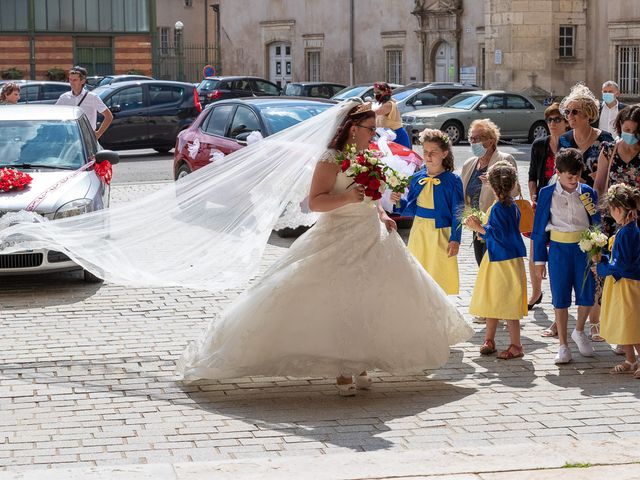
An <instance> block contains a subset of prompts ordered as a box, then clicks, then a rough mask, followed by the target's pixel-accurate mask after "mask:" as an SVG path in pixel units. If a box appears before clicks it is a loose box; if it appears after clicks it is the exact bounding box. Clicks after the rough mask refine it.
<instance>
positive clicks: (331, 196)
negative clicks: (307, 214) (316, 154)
mask: <svg viewBox="0 0 640 480" xmlns="http://www.w3.org/2000/svg"><path fill="white" fill-rule="evenodd" d="M339 170H340V169H339V168H338V166H337V165H335V164H334V163H330V162H318V163H317V164H316V169H315V171H314V172H313V178H312V179H311V188H310V189H309V208H310V209H311V210H312V211H314V212H330V211H331V210H335V209H336V208H340V207H342V206H344V205H346V204H348V203H359V202H361V201H362V199H363V198H364V187H363V186H362V185H357V186H356V187H355V188H353V189H350V190H347V191H346V192H342V193H331V189H332V188H333V185H334V184H335V183H336V175H337V174H338V171H339Z"/></svg>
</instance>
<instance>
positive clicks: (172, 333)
mask: <svg viewBox="0 0 640 480" xmlns="http://www.w3.org/2000/svg"><path fill="white" fill-rule="evenodd" d="M522 177H523V172H522V171H521V178H522ZM523 185H524V183H523ZM154 188H159V187H158V185H153V184H148V185H145V186H142V187H135V186H127V187H118V188H114V192H113V198H114V201H126V200H127V199H129V198H133V197H135V196H136V195H139V194H142V193H145V192H146V191H149V190H152V189H154ZM404 234H405V235H406V232H404ZM279 245H283V242H282V241H281V240H279V239H276V238H275V237H274V244H273V245H269V246H268V248H267V252H266V255H265V258H264V262H263V263H264V264H263V268H266V266H267V265H269V264H270V263H271V262H273V260H274V259H275V258H276V256H277V255H278V254H279V253H280V252H281V251H282V250H281V249H282V248H283V247H282V246H279ZM460 265H461V292H462V293H461V294H460V295H459V296H458V297H456V298H455V299H454V300H455V302H456V303H457V305H458V306H459V308H460V309H461V311H463V312H465V313H466V311H467V309H468V305H469V300H470V296H471V289H472V286H473V282H474V280H475V275H476V273H477V266H476V264H475V261H474V260H473V251H472V248H471V246H470V237H469V235H468V233H467V232H465V234H464V237H463V245H462V246H461V251H460ZM238 293H239V292H238V291H227V292H223V293H220V294H211V293H209V292H198V291H193V290H187V289H175V288H174V289H156V288H154V289H128V288H124V287H119V286H115V285H110V284H104V285H89V284H85V283H84V282H83V281H82V279H81V276H80V275H79V274H58V275H50V276H41V277H37V278H12V279H10V280H6V279H2V280H0V328H1V331H2V337H1V338H0V412H1V413H0V469H3V470H6V472H5V474H4V475H5V477H2V476H0V479H1V478H19V477H15V476H14V477H12V476H11V475H12V474H15V473H20V472H22V473H24V474H25V475H26V474H28V473H29V472H30V471H32V472H33V475H35V477H34V476H30V477H29V476H27V477H23V478H41V477H39V476H38V475H40V474H41V473H43V472H41V471H40V473H38V472H37V471H36V470H39V469H44V468H56V469H66V468H70V467H75V468H78V467H81V468H91V467H99V468H100V469H102V470H100V471H103V472H104V471H106V470H105V469H108V468H111V467H113V466H120V465H132V464H134V465H135V464H140V465H145V464H146V465H158V464H163V465H165V466H166V465H167V464H173V465H181V467H180V468H182V469H185V468H187V467H185V466H184V464H188V463H191V464H193V465H194V466H196V465H200V463H199V462H226V463H224V464H225V465H246V463H244V461H245V460H247V461H249V462H250V463H251V464H253V462H257V463H256V465H269V464H270V462H276V463H277V464H278V465H282V467H281V468H285V467H286V465H287V464H288V462H293V463H292V465H293V464H294V463H295V462H296V457H298V456H301V455H302V456H303V457H304V459H307V460H304V461H303V460H302V459H301V460H300V462H302V463H300V465H304V462H306V461H311V460H308V459H311V458H320V459H325V460H324V462H327V463H325V465H326V464H333V463H334V461H333V460H332V459H335V462H341V458H349V459H352V460H353V462H356V463H358V462H360V463H364V464H366V463H367V462H368V461H369V459H371V458H376V455H382V456H383V457H384V456H389V457H390V458H398V459H399V461H398V465H399V466H402V465H403V464H404V463H405V462H404V460H402V461H401V459H405V458H409V457H410V456H411V455H414V454H418V453H419V452H432V451H434V449H443V448H444V449H447V450H445V451H448V452H451V451H453V450H456V451H457V450H460V451H466V452H468V456H470V457H473V456H474V454H473V453H472V452H475V451H478V449H487V450H486V451H490V452H495V454H496V456H502V455H504V453H503V452H505V449H507V448H511V447H513V448H516V447H517V448H520V449H521V450H520V451H521V452H527V451H529V449H531V450H530V451H531V452H533V451H535V452H542V453H539V454H538V453H536V454H535V455H534V454H531V455H529V456H523V457H522V458H521V459H520V460H522V461H523V462H525V461H526V462H533V465H534V466H536V467H541V466H544V465H546V464H545V463H544V462H545V459H546V458H547V453H546V452H552V451H554V449H556V448H558V447H557V446H558V445H563V444H566V443H568V442H612V443H604V444H602V445H604V447H602V448H603V449H602V450H601V449H595V450H593V449H591V448H589V447H586V446H585V447H584V448H580V449H579V450H580V453H581V455H580V456H579V457H576V459H575V462H578V463H592V464H607V462H608V463H616V462H614V461H613V460H607V459H613V458H616V457H615V456H616V455H617V454H618V453H619V452H621V451H624V450H625V448H626V449H629V450H631V449H632V448H634V449H635V450H636V451H637V448H636V447H635V446H636V445H637V443H638V439H639V438H640V402H639V401H638V400H639V397H640V381H638V380H633V379H632V378H631V376H629V375H610V374H609V373H608V371H609V368H610V367H611V366H612V365H613V364H614V363H615V362H617V361H619V357H616V356H614V355H613V353H611V351H610V349H609V347H608V346H607V345H606V344H602V343H601V344H596V356H595V357H594V358H584V357H581V356H580V355H579V353H578V352H577V349H576V348H575V345H571V347H572V350H573V354H574V362H573V363H571V364H569V365H565V366H561V367H558V366H556V365H554V363H553V357H554V354H555V352H556V340H554V339H546V338H542V337H540V332H541V331H542V329H543V328H545V327H547V326H548V325H549V323H550V321H551V320H550V319H551V318H552V315H553V313H552V309H551V307H550V305H549V304H548V301H549V299H550V295H549V290H548V282H545V297H544V302H543V304H542V308H537V309H535V310H534V311H533V312H531V314H530V315H529V317H528V318H527V319H525V321H524V322H523V332H522V334H523V344H524V347H525V351H526V356H525V357H524V358H523V359H519V360H511V361H500V360H497V359H496V358H495V356H493V357H481V356H480V355H479V354H478V348H479V345H480V344H481V340H482V334H483V328H482V326H481V325H475V327H476V331H477V334H476V335H475V337H474V338H473V339H472V340H471V341H470V342H469V343H464V344H459V345H456V346H454V347H453V348H452V354H451V358H450V361H449V362H448V363H447V365H446V366H444V367H443V368H441V369H439V370H436V371H430V372H427V374H426V375H424V376H407V377H400V376H390V375H387V374H385V373H382V372H375V373H374V375H375V383H374V388H373V390H372V391H370V392H364V393H362V394H360V395H358V396H357V397H355V398H341V397H338V396H337V395H336V390H335V387H334V386H333V385H332V384H333V380H332V379H323V378H305V379H291V378H285V377H273V378H264V377H256V378H238V379H232V380H229V381H227V382H224V383H222V382H214V381H202V382H198V383H196V384H195V385H189V386H184V385H182V384H181V383H180V382H177V381H176V379H175V377H174V374H173V368H174V365H175V361H176V360H177V359H178V358H179V356H180V354H181V352H182V350H183V349H184V347H185V345H186V344H187V343H188V342H189V341H190V340H192V339H194V338H195V337H196V336H197V335H198V334H199V333H200V332H201V331H202V329H203V328H205V326H206V325H207V324H208V322H209V321H210V319H211V318H213V317H214V316H215V315H216V314H217V313H219V312H220V311H221V310H222V309H223V308H224V307H225V306H226V305H227V304H228V303H229V302H230V301H232V300H233V299H234V298H235V297H236V296H237V295H238ZM505 294H508V292H505ZM574 313H575V311H572V314H574ZM390 320H392V319H390ZM469 320H470V318H469ZM497 340H498V345H499V347H506V346H507V345H508V343H509V342H508V336H507V333H506V331H503V330H500V331H499V332H498V339H497ZM546 444H552V445H553V447H549V446H547V445H546ZM540 445H542V446H543V447H542V449H541V450H539V449H540ZM584 445H587V443H585V444H584ZM606 445H615V448H610V447H607V446H606ZM354 453H356V454H357V455H353V454H354ZM367 453H368V454H367ZM600 454H604V461H594V460H593V459H594V458H595V456H596V455H600ZM340 455H346V456H347V457H341V456H340ZM330 456H331V457H330ZM333 456H335V457H333ZM598 458H602V457H598ZM230 461H235V462H236V463H228V462H230ZM371 461H374V460H371ZM457 461H458V460H456V462H457ZM572 461H573V460H572ZM634 461H637V458H636V459H635V460H634ZM278 462H279V463H278ZM488 463H489V462H488ZM622 463H624V462H622ZM271 464H273V463H271ZM448 464H451V461H450V460H447V459H446V458H443V459H442V465H443V466H446V465H448ZM561 466H562V465H550V466H548V467H545V468H549V469H553V468H559V467H561ZM127 468H129V467H127ZM154 468H155V467H154ZM158 468H160V467H158ZM162 468H169V467H162ZM171 468H173V467H171ZM229 468H231V469H232V470H233V469H234V468H238V469H239V468H240V467H231V466H230V467H229ZM265 468H266V467H265ZM594 468H595V467H594ZM598 468H600V467H598ZM612 468H613V467H612ZM615 468H616V469H617V468H621V469H624V468H626V467H615ZM120 470H121V469H120ZM574 470H575V471H578V470H580V471H582V470H584V471H588V470H591V469H562V472H561V473H563V474H564V473H566V472H565V471H571V473H572V474H573V472H574ZM638 470H639V471H640V468H638ZM115 471H116V470H112V472H115ZM166 471H169V470H166ZM594 471H595V470H594ZM617 471H618V470H616V472H617ZM620 471H622V470H620ZM149 472H151V470H147V473H149ZM380 472H381V473H380V475H378V474H377V473H376V472H373V473H371V475H372V476H370V477H345V478H384V475H386V476H392V475H391V473H388V472H387V471H382V470H381V471H380ZM398 472H399V473H401V472H400V470H398ZM463 473H464V472H463ZM427 474H430V475H434V474H435V473H433V472H427V471H424V472H422V473H419V474H418V475H423V476H424V475H427ZM464 474H465V475H466V473H464ZM6 475H9V477H6ZM149 475H151V473H149ZM376 475H378V476H376ZM412 475H413V474H412ZM487 475H488V473H487ZM495 475H496V476H493V477H489V476H481V477H478V476H471V477H469V476H467V477H465V476H462V477H456V478H458V479H462V478H492V479H493V478H495V479H498V478H500V479H501V478H506V477H504V476H499V475H498V474H497V473H496V474H495ZM504 475H506V474H504ZM518 475H519V476H521V478H553V477H538V476H530V477H526V476H523V475H520V474H518ZM622 475H623V473H620V474H618V473H616V474H615V477H613V475H609V473H607V474H606V478H616V479H620V478H627V477H624V476H622ZM113 477H114V478H117V476H116V474H115V473H114V474H113ZM638 477H640V474H639V475H638ZM65 478H71V477H65ZM84 478H94V477H89V476H87V477H84ZM95 478H97V477H95ZM123 478H124V477H123ZM126 478H133V477H126ZM157 478H162V477H160V476H158V477H157ZM166 478H184V477H170V476H169V477H166ZM223 478H224V477H223ZM240 478H242V477H240ZM247 478H249V477H247ZM438 478H445V477H438ZM562 478H593V477H562ZM628 478H632V477H628ZM636 478H637V477H636Z"/></svg>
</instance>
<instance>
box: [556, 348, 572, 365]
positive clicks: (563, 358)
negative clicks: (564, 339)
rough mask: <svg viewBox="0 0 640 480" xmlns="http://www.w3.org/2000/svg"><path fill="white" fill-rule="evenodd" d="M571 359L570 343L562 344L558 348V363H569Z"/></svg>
mask: <svg viewBox="0 0 640 480" xmlns="http://www.w3.org/2000/svg"><path fill="white" fill-rule="evenodd" d="M570 361H571V350H569V346H568V345H560V348H558V354H557V355H556V358H555V360H554V362H555V364H556V365H560V364H563V363H569V362H570Z"/></svg>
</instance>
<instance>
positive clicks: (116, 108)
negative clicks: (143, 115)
mask: <svg viewBox="0 0 640 480" xmlns="http://www.w3.org/2000/svg"><path fill="white" fill-rule="evenodd" d="M109 110H111V113H118V112H121V111H122V107H121V106H120V105H114V106H112V107H109Z"/></svg>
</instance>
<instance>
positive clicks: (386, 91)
mask: <svg viewBox="0 0 640 480" xmlns="http://www.w3.org/2000/svg"><path fill="white" fill-rule="evenodd" d="M373 95H374V97H375V99H376V101H375V103H374V104H373V111H374V112H376V128H388V129H390V130H393V133H395V134H396V138H395V140H394V142H396V143H399V144H400V145H404V146H405V147H407V148H412V145H411V140H410V139H409V135H408V134H407V131H406V130H405V129H404V127H403V126H402V120H401V119H400V112H399V111H398V106H397V105H396V101H395V100H393V99H392V98H391V87H390V86H389V84H388V83H385V82H376V83H374V84H373Z"/></svg>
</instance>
